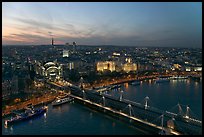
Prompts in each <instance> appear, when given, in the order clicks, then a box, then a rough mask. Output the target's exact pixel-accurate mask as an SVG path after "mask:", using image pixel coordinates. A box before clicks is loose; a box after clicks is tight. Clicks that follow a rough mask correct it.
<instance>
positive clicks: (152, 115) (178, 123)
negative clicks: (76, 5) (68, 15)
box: [50, 83, 202, 135]
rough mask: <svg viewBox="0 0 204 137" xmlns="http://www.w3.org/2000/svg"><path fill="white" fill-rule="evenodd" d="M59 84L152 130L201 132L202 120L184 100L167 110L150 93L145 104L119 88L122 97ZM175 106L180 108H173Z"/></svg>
mask: <svg viewBox="0 0 204 137" xmlns="http://www.w3.org/2000/svg"><path fill="white" fill-rule="evenodd" d="M50 86H51V87H52V88H56V87H57V86H56V85H53V84H51V83H50ZM57 88H58V89H61V90H64V91H65V92H66V91H71V94H70V96H71V97H73V98H75V100H77V101H79V102H82V103H83V104H85V105H87V106H89V107H93V108H95V109H97V110H99V111H101V112H104V113H106V114H111V115H113V116H116V117H122V119H123V120H126V121H130V123H131V124H133V125H135V126H139V127H141V128H145V129H147V130H149V131H152V133H153V134H158V133H164V132H163V131H165V133H166V134H174V135H179V134H185V135H201V134H202V121H200V120H198V119H196V118H194V117H191V115H190V114H191V113H190V108H189V107H188V106H186V112H185V113H184V112H183V110H182V107H183V105H182V104H177V105H176V106H174V107H173V108H172V109H171V110H168V111H164V110H160V109H158V108H155V107H151V106H149V105H148V101H149V97H146V98H145V99H144V103H143V104H141V103H137V102H133V101H131V100H128V99H125V98H123V96H122V93H123V91H122V90H119V93H120V97H119V98H117V97H113V96H111V95H109V94H106V93H105V92H96V91H95V90H83V89H81V88H79V87H78V86H75V85H72V84H69V85H67V86H59V87H57ZM173 110H178V111H177V112H174V111H173ZM161 131H162V132H161Z"/></svg>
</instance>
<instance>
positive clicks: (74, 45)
mask: <svg viewBox="0 0 204 137" xmlns="http://www.w3.org/2000/svg"><path fill="white" fill-rule="evenodd" d="M75 52H76V42H73V53H75Z"/></svg>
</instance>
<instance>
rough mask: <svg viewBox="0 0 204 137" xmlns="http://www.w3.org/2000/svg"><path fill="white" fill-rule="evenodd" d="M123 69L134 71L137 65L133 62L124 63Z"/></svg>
mask: <svg viewBox="0 0 204 137" xmlns="http://www.w3.org/2000/svg"><path fill="white" fill-rule="evenodd" d="M123 70H124V71H125V72H130V71H136V70H137V65H136V64H135V63H126V64H124V65H123Z"/></svg>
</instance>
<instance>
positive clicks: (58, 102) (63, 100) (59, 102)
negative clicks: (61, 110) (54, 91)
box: [52, 97, 74, 106]
mask: <svg viewBox="0 0 204 137" xmlns="http://www.w3.org/2000/svg"><path fill="white" fill-rule="evenodd" d="M73 100H74V98H70V97H66V98H59V97H58V98H57V99H56V100H54V101H53V102H52V106H57V105H61V104H64V103H67V102H71V101H73Z"/></svg>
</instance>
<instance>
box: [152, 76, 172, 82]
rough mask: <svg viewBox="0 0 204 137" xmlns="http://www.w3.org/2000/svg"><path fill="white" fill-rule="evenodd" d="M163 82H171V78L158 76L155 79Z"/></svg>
mask: <svg viewBox="0 0 204 137" xmlns="http://www.w3.org/2000/svg"><path fill="white" fill-rule="evenodd" d="M163 82H170V80H169V79H168V78H161V77H160V78H157V79H156V80H155V83H163Z"/></svg>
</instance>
